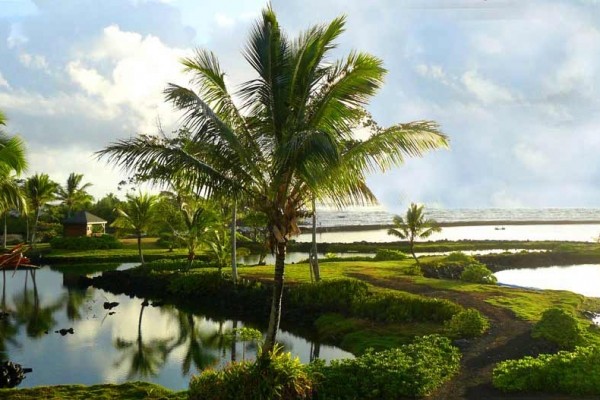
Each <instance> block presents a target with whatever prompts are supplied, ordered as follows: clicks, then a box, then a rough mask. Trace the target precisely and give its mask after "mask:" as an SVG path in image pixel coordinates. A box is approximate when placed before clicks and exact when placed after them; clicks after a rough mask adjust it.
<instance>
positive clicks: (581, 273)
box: [494, 264, 600, 324]
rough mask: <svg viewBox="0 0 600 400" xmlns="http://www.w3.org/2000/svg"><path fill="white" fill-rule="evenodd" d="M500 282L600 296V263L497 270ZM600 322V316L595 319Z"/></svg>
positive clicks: (597, 322)
mask: <svg viewBox="0 0 600 400" xmlns="http://www.w3.org/2000/svg"><path fill="white" fill-rule="evenodd" d="M494 275H496V278H498V283H500V284H504V285H511V286H519V287H527V288H535V289H554V290H569V291H571V292H574V293H579V294H582V295H584V296H587V297H600V286H599V285H598V282H600V265H598V264H581V265H570V266H552V267H543V268H521V269H510V270H505V271H500V272H496V273H495V274H494ZM594 322H595V323H596V324H600V317H598V318H596V319H595V320H594Z"/></svg>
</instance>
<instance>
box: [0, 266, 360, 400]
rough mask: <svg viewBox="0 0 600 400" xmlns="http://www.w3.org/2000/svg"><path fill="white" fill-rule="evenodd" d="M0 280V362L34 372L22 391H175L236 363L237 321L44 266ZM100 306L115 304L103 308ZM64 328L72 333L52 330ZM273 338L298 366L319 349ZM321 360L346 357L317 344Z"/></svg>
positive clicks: (284, 335)
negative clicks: (194, 377)
mask: <svg viewBox="0 0 600 400" xmlns="http://www.w3.org/2000/svg"><path fill="white" fill-rule="evenodd" d="M1 282H2V299H1V300H2V302H1V308H2V310H1V311H2V312H7V313H8V316H7V317H2V318H0V359H1V360H8V359H10V360H11V361H14V362H16V363H19V364H21V365H23V366H27V367H32V368H33V371H34V372H33V373H31V374H28V375H27V378H26V379H25V380H24V381H23V382H22V384H21V386H22V387H31V386H38V385H52V384H63V383H80V384H97V383H105V382H110V383H121V382H124V381H127V380H130V379H143V380H147V381H150V382H154V383H158V384H160V385H163V386H166V387H168V388H171V389H176V390H181V389H185V388H187V386H188V383H189V379H190V377H191V374H197V373H198V372H199V371H202V370H203V369H204V368H207V367H215V368H219V367H222V366H223V365H225V364H227V363H228V362H230V361H233V360H240V359H242V351H243V348H242V344H243V343H241V342H240V340H239V338H238V340H237V341H236V340H227V337H228V336H231V331H232V330H233V329H234V328H236V327H237V328H241V327H243V324H242V323H241V322H240V321H227V320H224V319H221V320H217V321H215V320H210V319H207V318H203V317H201V316H197V315H193V314H189V313H186V312H183V311H181V310H178V309H177V308H175V307H173V306H162V307H154V306H148V303H147V302H144V303H142V300H140V299H136V298H133V299H131V298H129V297H128V296H125V295H114V294H112V293H108V292H104V291H102V290H97V289H94V288H87V289H83V288H80V287H78V284H77V282H78V279H75V278H74V277H70V276H65V275H63V274H62V273H60V272H57V271H52V270H50V269H47V268H42V269H40V270H37V271H17V272H16V274H15V275H14V276H12V273H5V274H3V275H2V280H1ZM104 302H117V303H119V306H118V307H115V308H113V309H112V310H105V309H104V307H103V304H104ZM140 303H142V305H140ZM2 315H4V314H2ZM69 328H72V329H73V334H67V335H64V336H63V335H61V334H59V333H56V332H59V331H60V330H61V329H65V330H68V329H69ZM280 337H281V339H282V341H283V342H285V346H286V348H287V349H291V350H293V351H294V353H295V354H296V355H298V356H299V357H300V359H301V360H302V361H303V362H308V361H309V360H310V359H312V358H313V357H314V354H313V353H315V351H314V350H313V349H314V348H315V346H318V345H314V346H313V344H312V343H310V342H308V341H306V340H304V339H302V338H299V337H296V336H293V335H291V334H289V333H286V332H282V333H281V335H280ZM246 350H247V351H248V354H247V358H250V357H254V356H255V354H256V346H252V345H248V346H246ZM316 354H318V351H316ZM321 356H323V358H324V359H326V360H328V359H333V358H342V357H352V355H351V354H350V353H347V352H344V351H342V350H339V349H337V348H335V347H331V346H322V349H321ZM55 366H60V367H59V368H58V367H55Z"/></svg>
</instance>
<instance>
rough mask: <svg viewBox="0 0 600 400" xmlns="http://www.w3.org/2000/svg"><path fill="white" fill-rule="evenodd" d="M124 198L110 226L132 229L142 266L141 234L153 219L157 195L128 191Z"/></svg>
mask: <svg viewBox="0 0 600 400" xmlns="http://www.w3.org/2000/svg"><path fill="white" fill-rule="evenodd" d="M126 198H127V201H126V202H125V203H122V204H120V205H119V206H118V207H117V208H116V210H115V211H116V213H117V214H118V217H117V218H116V219H115V221H114V222H113V223H112V224H111V226H114V227H115V228H122V229H126V230H130V231H133V233H134V234H135V237H136V238H137V245H138V253H139V255H140V261H141V263H142V266H144V265H145V264H144V254H143V253H142V235H143V234H144V233H145V232H146V231H147V230H148V229H149V228H150V226H151V225H152V223H153V221H154V218H155V215H154V209H155V207H154V206H155V204H156V201H157V196H155V195H149V194H147V193H138V195H137V196H136V195H133V194H131V193H128V194H127V196H126Z"/></svg>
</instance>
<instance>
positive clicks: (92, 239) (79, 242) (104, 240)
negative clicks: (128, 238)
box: [50, 235, 123, 250]
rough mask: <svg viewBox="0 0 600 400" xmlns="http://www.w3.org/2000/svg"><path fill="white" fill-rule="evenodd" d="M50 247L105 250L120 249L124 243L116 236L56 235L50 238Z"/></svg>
mask: <svg viewBox="0 0 600 400" xmlns="http://www.w3.org/2000/svg"><path fill="white" fill-rule="evenodd" d="M50 247H52V248H53V249H61V250H105V249H120V248H122V247H123V244H122V243H121V242H119V241H118V240H117V239H116V238H115V237H114V236H111V235H102V236H77V237H62V236H59V237H55V238H53V239H52V240H50Z"/></svg>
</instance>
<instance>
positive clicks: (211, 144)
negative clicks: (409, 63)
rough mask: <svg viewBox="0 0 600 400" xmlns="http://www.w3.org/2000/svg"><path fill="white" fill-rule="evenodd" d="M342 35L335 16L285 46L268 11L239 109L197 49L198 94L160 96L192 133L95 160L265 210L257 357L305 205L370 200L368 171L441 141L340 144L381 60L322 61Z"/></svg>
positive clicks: (416, 127)
mask: <svg viewBox="0 0 600 400" xmlns="http://www.w3.org/2000/svg"><path fill="white" fill-rule="evenodd" d="M343 28H344V18H343V17H342V18H336V19H334V20H333V21H332V22H331V23H330V24H328V25H322V26H315V27H312V28H310V29H309V30H307V31H306V32H304V33H302V34H301V35H300V36H299V37H298V38H297V39H295V40H291V39H289V38H288V37H287V36H286V35H285V34H284V32H282V30H281V29H280V27H279V23H278V21H277V18H276V16H275V13H274V12H273V10H272V9H271V8H267V9H265V10H264V11H263V13H262V18H261V19H260V20H259V21H258V23H257V24H256V25H255V26H254V28H253V29H252V31H251V33H250V38H249V41H248V45H247V46H246V49H245V51H244V57H245V59H246V61H248V63H249V64H250V66H251V67H252V68H253V69H254V70H255V72H256V77H255V78H253V79H251V80H249V81H247V82H245V83H243V84H242V85H241V87H240V90H239V91H238V92H237V93H236V96H237V98H238V99H239V101H238V102H234V101H233V97H234V96H233V95H232V94H230V93H229V91H228V89H227V87H226V84H225V79H224V73H223V72H222V71H221V67H220V65H219V62H218V60H217V58H216V56H215V55H214V54H213V53H211V52H208V51H204V50H198V51H197V52H196V54H195V56H193V57H191V58H187V59H184V60H183V65H184V66H185V69H186V70H187V72H189V73H190V74H192V83H193V84H194V85H196V86H197V89H198V91H197V92H196V91H194V90H192V89H188V88H184V87H181V86H177V85H173V84H171V85H169V87H168V88H167V89H166V97H167V100H168V101H170V102H172V103H173V104H174V105H175V107H176V108H178V109H180V110H182V111H183V112H184V118H183V123H184V125H185V126H186V128H187V130H188V133H187V134H182V133H181V132H180V134H179V136H178V137H176V138H174V139H168V138H164V137H163V138H157V137H154V136H139V137H133V138H130V139H125V140H120V141H118V142H116V143H113V144H111V145H109V146H108V147H106V148H105V149H103V150H101V151H100V152H99V156H100V157H102V156H104V157H106V158H107V160H108V162H109V163H114V164H115V165H117V166H120V167H122V168H124V169H125V170H127V171H129V172H137V173H139V172H143V173H146V174H147V176H148V177H149V179H151V180H153V181H155V182H161V181H162V182H164V181H166V180H168V179H170V178H169V177H170V176H171V175H173V174H175V173H181V172H182V171H185V173H186V178H187V181H188V184H189V185H191V186H192V187H194V188H195V189H196V190H198V191H201V192H202V193H203V194H204V195H206V196H207V197H216V198H218V197H221V198H238V199H240V198H241V199H244V202H246V203H248V204H250V206H251V207H252V208H254V209H256V210H257V211H262V212H264V213H265V215H266V216H267V224H268V229H269V246H270V249H271V252H272V253H274V254H275V260H276V261H275V273H274V285H273V298H272V307H271V313H270V317H269V326H268V330H267V338H266V342H265V346H264V348H263V349H264V350H266V351H265V353H268V352H269V351H270V350H272V349H273V345H274V343H275V336H276V333H277V330H278V328H279V321H280V314H281V304H282V302H281V300H282V293H283V286H284V271H285V254H286V250H287V243H288V240H289V239H290V237H292V236H293V235H296V234H298V233H299V229H298V225H297V223H298V220H299V218H301V217H303V216H304V215H306V206H307V204H308V203H310V201H311V198H312V196H313V195H315V196H316V197H317V198H318V199H321V198H328V199H331V200H332V201H333V202H334V203H335V204H337V205H339V206H343V205H350V204H368V203H371V202H375V200H376V199H375V197H374V196H373V194H372V193H371V191H370V190H368V187H367V186H366V184H365V174H366V173H367V172H368V171H372V170H386V169H387V168H389V167H391V166H394V165H398V164H400V163H401V162H402V161H403V159H404V157H405V156H413V155H421V154H423V153H424V152H425V151H427V150H430V149H434V148H438V147H441V146H445V145H446V144H447V139H446V137H445V136H444V135H442V134H441V133H440V132H439V130H438V128H437V125H436V124H435V123H432V122H427V121H423V122H416V123H408V124H398V125H395V126H393V127H391V128H388V129H385V130H382V131H381V132H375V133H374V135H373V136H372V138H371V139H370V140H369V141H367V142H360V141H355V142H354V143H355V144H354V145H352V146H349V145H348V144H347V143H349V141H351V140H352V138H353V129H354V128H356V127H357V126H358V125H360V124H361V123H362V122H363V121H364V118H365V115H366V114H365V111H364V106H365V105H366V103H367V102H368V100H369V98H370V97H371V96H372V95H374V94H375V92H376V91H377V89H378V88H379V87H380V86H381V85H382V83H383V77H384V75H385V72H386V71H385V69H384V68H383V66H382V62H381V60H379V59H377V58H376V57H373V56H371V55H369V54H365V53H358V52H352V53H351V54H350V55H348V56H347V57H346V58H345V59H342V60H339V61H331V60H329V59H328V58H327V56H328V54H329V53H330V52H331V50H332V49H333V48H334V47H335V40H336V39H337V38H338V37H339V35H340V34H341V33H342V31H343ZM237 104H240V105H239V106H237ZM344 162H348V163H353V165H351V166H344V164H343V163H344ZM334 173H337V174H338V177H337V180H336V182H335V184H332V182H333V180H332V179H331V176H332V175H333V174H334Z"/></svg>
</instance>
